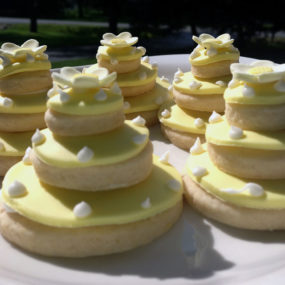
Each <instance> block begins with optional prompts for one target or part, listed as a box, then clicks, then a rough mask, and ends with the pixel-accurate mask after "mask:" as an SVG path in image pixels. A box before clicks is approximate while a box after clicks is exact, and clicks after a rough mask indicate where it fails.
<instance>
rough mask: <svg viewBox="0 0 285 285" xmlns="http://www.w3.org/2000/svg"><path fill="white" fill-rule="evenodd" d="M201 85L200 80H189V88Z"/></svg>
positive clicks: (196, 87)
mask: <svg viewBox="0 0 285 285" xmlns="http://www.w3.org/2000/svg"><path fill="white" fill-rule="evenodd" d="M201 86H202V84H201V83H200V82H197V81H195V80H193V81H191V82H190V83H189V88H190V89H191V90H197V89H200V88H201Z"/></svg>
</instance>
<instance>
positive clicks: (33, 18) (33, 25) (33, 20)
mask: <svg viewBox="0 0 285 285" xmlns="http://www.w3.org/2000/svg"><path fill="white" fill-rule="evenodd" d="M37 4H38V3H37V0H31V12H30V32H32V33H37V32H38V24H37Z"/></svg>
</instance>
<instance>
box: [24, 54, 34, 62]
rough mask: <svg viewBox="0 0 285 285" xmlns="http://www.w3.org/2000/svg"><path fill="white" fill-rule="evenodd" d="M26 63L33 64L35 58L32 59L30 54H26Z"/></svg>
mask: <svg viewBox="0 0 285 285" xmlns="http://www.w3.org/2000/svg"><path fill="white" fill-rule="evenodd" d="M26 61H27V62H34V61H35V58H34V57H33V56H32V55H31V54H29V53H27V55H26Z"/></svg>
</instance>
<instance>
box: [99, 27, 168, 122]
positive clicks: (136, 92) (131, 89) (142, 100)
mask: <svg viewBox="0 0 285 285" xmlns="http://www.w3.org/2000/svg"><path fill="white" fill-rule="evenodd" d="M137 41H138V38H137V37H132V35H131V34H130V33H129V32H123V33H120V34H119V35H117V36H116V35H114V34H112V33H107V34H104V35H103V40H101V44H102V46H100V47H99V49H98V52H97V56H96V57H97V61H98V65H99V66H100V67H105V68H107V69H108V70H109V72H113V71H116V72H117V73H118V76H117V82H118V85H119V86H120V88H121V90H122V94H123V96H124V100H125V114H126V117H127V119H133V118H135V117H137V116H138V115H140V116H142V117H143V118H144V119H145V120H146V125H147V126H151V125H154V124H156V123H157V111H158V109H159V107H160V105H161V104H162V103H163V102H165V101H166V100H167V99H168V89H167V88H168V87H169V81H168V79H167V78H165V77H162V78H158V77H157V70H158V66H157V64H156V63H153V64H151V63H150V62H149V58H148V56H145V57H143V58H142V56H144V55H145V53H146V50H145V48H144V47H133V45H134V44H135V43H137Z"/></svg>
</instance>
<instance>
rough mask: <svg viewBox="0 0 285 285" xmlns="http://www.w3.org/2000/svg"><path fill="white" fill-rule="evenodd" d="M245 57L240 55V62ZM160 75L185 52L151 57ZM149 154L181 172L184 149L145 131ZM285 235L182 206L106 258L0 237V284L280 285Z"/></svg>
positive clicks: (184, 63) (182, 63) (181, 61)
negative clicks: (29, 248) (38, 251)
mask: <svg viewBox="0 0 285 285" xmlns="http://www.w3.org/2000/svg"><path fill="white" fill-rule="evenodd" d="M250 60H251V59H248V58H242V61H243V62H246V61H250ZM151 61H152V62H154V61H156V62H157V63H158V64H159V73H160V76H161V75H164V76H166V77H168V78H169V79H172V75H173V74H174V72H175V71H176V69H177V67H178V66H179V67H180V68H181V69H182V70H183V71H187V70H188V69H189V64H188V55H170V56H156V57H152V58H151ZM151 138H152V141H153V143H154V152H155V153H156V154H158V155H160V154H162V153H163V152H164V151H166V150H168V149H169V150H170V151H171V156H170V160H171V162H172V163H173V165H174V166H175V167H177V169H178V170H179V171H182V170H183V167H184V164H185V159H186V157H187V155H188V153H187V152H185V151H182V150H180V149H178V148H176V147H175V146H173V145H171V144H170V143H169V142H168V141H166V140H165V139H164V138H163V137H162V135H161V134H160V131H159V126H156V127H154V128H152V129H151ZM284 241H285V233H284V232H254V231H243V230H238V229H233V228H230V227H227V226H223V225H221V224H219V223H216V222H211V221H207V220H206V219H204V218H203V217H202V216H200V215H199V214H197V213H195V212H193V211H192V210H191V209H190V207H189V206H187V205H185V209H184V213H183V215H182V217H181V219H180V221H179V222H178V223H177V224H176V225H175V226H174V228H172V229H171V230H170V231H169V232H168V233H167V234H165V235H164V236H163V237H161V238H160V239H158V240H156V241H155V242H153V243H151V244H150V245H147V246H144V247H142V248H139V249H136V250H133V251H130V252H126V253H123V254H117V255H113V256H106V257H95V258H85V259H63V258H43V257H39V256H35V255H32V254H29V253H26V252H23V251H21V250H19V249H17V248H14V247H13V246H12V245H10V244H9V243H8V242H6V241H5V240H4V239H3V238H2V237H0V284H1V285H2V284H5V285H7V284H36V285H39V284H41V285H45V284H48V285H51V284H56V285H60V284H106V285H108V284H114V283H116V284H124V285H129V284H130V285H134V284H136V285H140V284H161V283H163V284H175V285H179V284H241V283H242V284H269V283H270V282H274V284H284V274H285V258H284V256H285V245H284Z"/></svg>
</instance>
